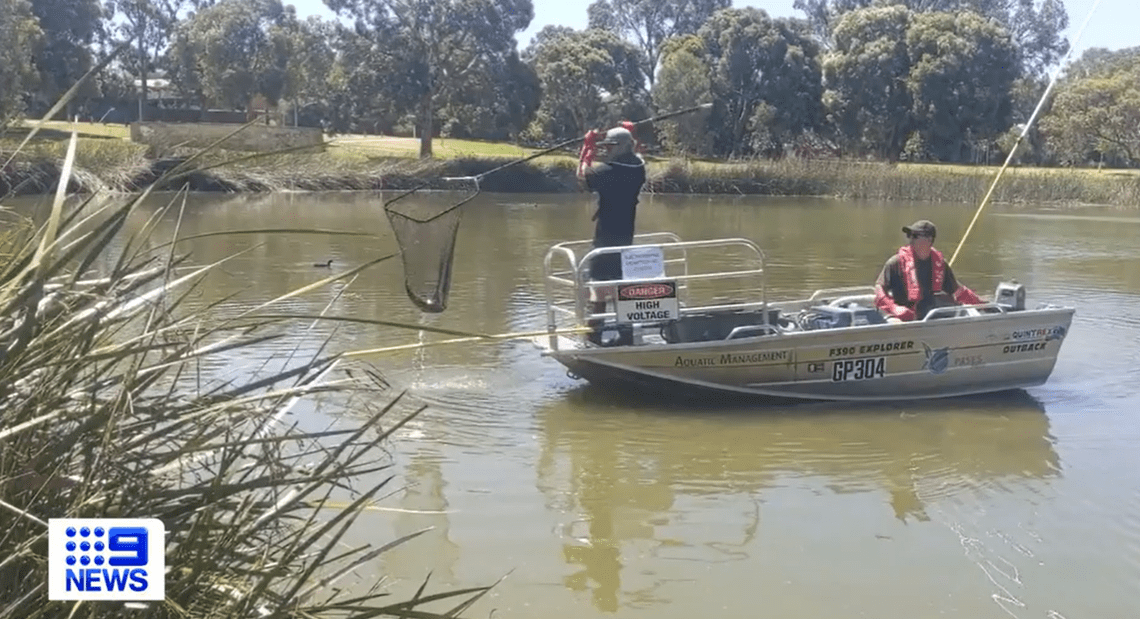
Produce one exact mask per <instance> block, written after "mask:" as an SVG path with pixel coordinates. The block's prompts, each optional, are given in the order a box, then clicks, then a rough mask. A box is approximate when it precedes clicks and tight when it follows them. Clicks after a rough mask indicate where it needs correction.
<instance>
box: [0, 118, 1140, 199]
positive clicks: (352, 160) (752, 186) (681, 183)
mask: <svg viewBox="0 0 1140 619" xmlns="http://www.w3.org/2000/svg"><path fill="white" fill-rule="evenodd" d="M63 128H64V127H63V126H62V124H61V127H59V129H63ZM124 132H125V128H116V127H110V128H108V127H105V126H99V125H92V126H89V127H85V128H84V129H83V133H82V135H83V136H84V137H82V138H81V139H80V141H79V148H78V152H77V158H76V170H77V173H76V175H75V178H74V180H73V181H72V187H71V189H73V190H75V191H86V192H90V191H94V190H96V189H111V190H119V191H132V190H137V189H138V188H140V187H142V186H145V185H147V184H148V183H152V182H154V181H155V180H156V179H157V178H158V177H159V176H160V175H161V174H162V173H164V172H166V171H168V170H170V169H171V168H172V167H174V166H176V165H178V164H179V163H180V161H182V158H180V157H178V156H174V157H169V158H166V159H160V160H155V159H150V158H148V157H147V148H146V147H145V146H142V145H139V144H134V143H132V142H130V141H129V140H128V139H126V138H125V137H124V135H120V134H123V133H124ZM56 133H57V135H55V136H53V137H48V138H47V139H45V140H42V141H40V142H37V143H35V144H34V145H33V146H32V147H31V148H29V149H27V150H26V151H25V152H24V153H22V154H21V155H20V156H19V157H17V159H15V160H14V161H13V163H12V165H10V166H8V168H6V169H4V170H2V171H0V195H5V194H9V193H14V194H36V193H46V192H48V191H50V190H51V189H52V188H53V187H54V185H55V183H56V181H57V180H58V178H59V170H60V164H61V161H62V158H63V152H64V142H63V141H62V138H61V137H60V136H63V135H64V134H63V133H62V131H57V132H56ZM11 142H12V139H11V138H8V139H6V140H0V152H3V151H9V150H10V149H11V147H12V146H13V144H11ZM417 149H418V142H417V141H415V140H411V139H405V138H389V137H363V136H348V137H342V138H336V139H334V140H332V141H330V142H329V143H328V144H327V145H326V147H325V148H324V149H322V150H320V151H319V152H306V153H293V154H281V155H274V156H267V157H260V158H257V159H252V160H251V159H248V158H246V156H245V155H243V154H241V153H232V152H231V153H224V152H218V153H214V154H212V155H210V156H209V157H208V158H207V159H206V160H205V161H204V162H202V163H203V165H204V167H206V168H207V169H206V170H204V171H201V172H196V173H194V174H190V175H187V176H184V177H181V178H178V179H176V180H174V181H171V182H169V183H166V185H165V186H162V187H158V188H157V189H174V188H178V187H181V186H183V185H184V184H188V185H189V188H190V189H191V190H194V191H228V192H245V191H250V192H269V191H290V190H292V191H322V190H379V189H392V190H399V189H406V188H410V187H413V186H416V185H419V184H420V183H425V182H426V183H428V186H429V187H430V188H433V189H463V187H457V186H456V185H455V184H453V183H448V182H445V181H442V180H441V178H442V177H446V176H468V175H473V174H478V173H480V172H484V171H487V170H490V169H491V168H493V167H495V166H498V165H501V164H503V163H506V162H508V161H512V160H515V159H518V158H520V157H524V156H526V155H529V154H531V153H533V152H535V151H533V150H530V149H526V148H521V147H517V146H513V145H508V144H488V143H480V142H473V141H466V140H446V139H445V140H437V141H436V142H435V144H434V151H435V154H436V158H435V159H432V160H429V161H420V160H418V159H416V157H415V156H416V153H417ZM6 158H7V157H6V156H5V159H6ZM649 159H650V164H649V175H650V182H649V184H648V186H647V188H646V191H649V192H653V193H702V194H728V195H771V196H828V197H840V198H851V199H880V200H907V201H923V200H939V201H959V202H966V203H977V202H979V201H980V200H981V199H982V197H983V196H984V195H985V192H986V191H987V190H988V189H989V187H990V184H991V183H992V182H993V179H994V177H995V175H996V174H997V171H998V166H958V165H937V164H905V163H904V164H896V165H891V164H880V163H868V162H857V161H838V160H796V159H788V160H783V161H754V162H747V163H723V162H710V161H695V160H678V159H673V160H669V159H660V158H654V157H650V158H649ZM575 163H576V160H575V157H574V154H573V153H570V152H566V153H560V154H555V155H548V156H544V157H541V158H539V159H536V160H534V161H532V162H529V163H527V164H522V165H518V166H513V167H511V168H508V169H506V170H503V171H501V172H499V173H496V174H494V175H491V176H489V177H487V178H486V179H485V181H484V184H483V189H484V190H485V191H495V192H537V193H561V192H575V191H579V188H578V183H577V181H576V179H575V178H574V167H575ZM993 200H994V201H995V202H1014V203H1018V202H1024V203H1061V204H1103V205H1113V206H1120V207H1136V206H1137V205H1140V173H1137V172H1136V171H1125V170H1086V169H1046V168H1020V167H1011V168H1009V169H1008V170H1007V171H1006V173H1005V176H1004V177H1003V179H1002V182H1001V183H999V185H998V187H997V189H996V191H995V194H994V196H993Z"/></svg>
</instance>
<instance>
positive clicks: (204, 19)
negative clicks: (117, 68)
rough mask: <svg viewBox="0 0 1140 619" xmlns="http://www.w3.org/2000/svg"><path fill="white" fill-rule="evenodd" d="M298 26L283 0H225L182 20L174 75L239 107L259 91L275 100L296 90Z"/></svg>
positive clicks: (189, 90) (183, 84) (193, 90)
mask: <svg viewBox="0 0 1140 619" xmlns="http://www.w3.org/2000/svg"><path fill="white" fill-rule="evenodd" d="M298 28H299V26H298V23H297V15H296V12H295V10H294V9H293V6H292V5H289V6H283V5H282V4H281V1H280V0H221V1H219V2H217V3H216V4H214V5H213V6H210V7H207V8H204V9H202V10H199V11H197V12H195V13H194V14H193V16H192V17H190V18H189V19H188V20H186V21H185V22H183V23H182V24H180V25H179V27H178V29H177V30H176V32H175V35H174V41H173V43H172V45H171V50H170V58H171V64H172V65H174V66H173V67H172V69H174V77H175V79H176V80H177V83H178V85H179V87H180V89H181V90H182V91H183V92H184V93H185V94H197V95H199V96H201V97H202V98H203V99H207V100H214V101H217V102H219V103H222V104H225V105H228V106H231V107H234V108H246V107H248V106H249V104H250V103H251V102H252V101H253V99H254V98H255V97H256V96H257V95H261V96H262V97H264V98H265V99H266V100H267V101H268V102H269V103H270V104H272V105H275V104H276V103H277V102H278V101H280V100H281V99H282V98H283V97H286V96H289V95H290V94H292V90H291V89H292V86H293V84H292V82H291V78H292V77H293V76H292V75H291V74H290V63H291V62H292V61H293V47H294V44H295V41H296V36H297V35H296V33H297V30H298ZM204 103H205V101H204Z"/></svg>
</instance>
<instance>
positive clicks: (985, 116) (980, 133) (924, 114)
mask: <svg viewBox="0 0 1140 619" xmlns="http://www.w3.org/2000/svg"><path fill="white" fill-rule="evenodd" d="M906 44H907V50H908V53H909V55H910V62H911V69H910V73H909V75H908V76H907V88H908V90H909V91H910V94H911V96H912V97H913V99H914V103H913V108H912V110H913V116H914V123H915V126H916V131H915V133H916V134H917V137H918V138H920V139H921V140H922V146H923V148H924V149H925V150H926V152H928V153H929V154H931V155H933V156H934V157H935V158H937V159H940V160H942V161H962V160H963V159H964V157H965V155H966V149H967V148H968V147H969V146H971V144H975V143H989V142H992V141H993V140H995V139H996V138H997V137H998V136H999V135H1000V134H1001V133H1002V132H1004V131H1005V130H1006V129H1008V128H1009V126H1010V123H1011V119H1012V112H1013V110H1012V97H1011V95H1010V93H1011V90H1012V88H1013V85H1014V82H1015V81H1016V79H1017V77H1018V69H1017V59H1018V55H1017V50H1016V48H1015V47H1014V43H1013V41H1012V38H1011V37H1010V34H1009V32H1008V31H1006V30H1005V28H1003V27H1002V26H1001V25H1000V24H998V23H996V22H995V21H993V20H990V19H986V18H985V17H983V16H981V15H979V14H977V13H972V12H962V13H958V14H952V13H916V14H915V15H914V19H913V20H912V23H911V27H910V28H909V29H908V30H907V34H906Z"/></svg>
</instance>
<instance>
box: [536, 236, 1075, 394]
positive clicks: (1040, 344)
mask: <svg viewBox="0 0 1140 619" xmlns="http://www.w3.org/2000/svg"><path fill="white" fill-rule="evenodd" d="M606 253H617V254H620V255H621V261H622V269H623V270H622V274H623V279H621V280H617V281H604V282H598V281H591V280H590V279H589V276H588V272H589V270H588V265H589V261H590V260H591V259H593V258H595V257H597V256H600V255H603V254H606ZM702 253H703V254H705V257H704V258H703V259H701V258H699V257H698V254H702ZM764 262H765V255H764V252H763V251H762V250H761V249H760V248H759V247H758V246H757V245H756V244H755V243H753V242H752V241H750V240H748V239H744V238H727V239H710V240H697V241H682V240H681V239H680V238H679V237H678V236H677V235H675V234H672V233H652V234H643V235H638V236H637V237H636V238H635V239H634V244H633V245H629V246H625V247H605V248H596V249H591V243H590V241H589V240H578V241H568V242H564V243H559V244H556V245H554V246H552V247H551V248H550V249H549V251H548V252H547V253H546V257H545V260H544V282H545V285H544V289H545V297H546V316H547V326H546V334H545V335H542V336H538V337H536V338H534V339H533V342H534V344H535V345H536V346H537V347H538V348H539V349H540V350H541V352H542V355H543V356H546V357H550V358H552V359H554V360H556V361H557V362H559V363H561V364H562V365H564V366H565V367H566V368H567V370H568V374H569V375H570V376H571V377H574V378H580V379H585V380H586V381H589V382H590V383H596V384H605V385H614V386H618V387H620V388H622V389H624V390H626V391H633V392H636V393H646V394H647V395H648V394H652V395H655V396H662V395H664V396H666V397H674V396H675V395H680V396H686V397H693V396H696V397H699V398H701V399H707V398H718V397H725V396H734V397H736V396H744V397H748V398H749V399H753V398H755V399H757V400H763V401H768V402H771V403H788V402H796V401H821V400H823V401H828V400H830V401H890V400H915V399H929V398H945V397H956V396H966V395H974V394H983V393H995V392H1003V391H1012V390H1021V389H1025V388H1027V387H1033V386H1038V385H1041V384H1043V383H1045V382H1046V381H1047V380H1048V379H1049V376H1050V374H1051V373H1052V371H1053V367H1054V365H1055V364H1056V362H1057V355H1058V354H1059V353H1060V350H1061V346H1062V344H1063V342H1064V339H1065V336H1066V334H1067V333H1068V332H1069V328H1070V325H1071V323H1072V319H1073V314H1074V309H1073V308H1070V307H1059V306H1056V305H1052V304H1039V305H1037V306H1036V307H1033V308H1029V307H1027V305H1026V296H1025V294H1026V293H1025V287H1024V285H1022V284H1019V283H1017V282H1016V281H1008V282H1001V283H999V284H998V286H997V288H996V290H995V294H994V299H993V301H992V302H986V303H983V304H980V305H969V306H966V305H955V304H953V303H952V302H950V303H946V304H944V305H941V306H939V307H936V308H935V309H933V310H931V311H930V312H929V313H928V314H927V315H926V316H925V317H924V319H922V320H915V321H910V322H888V321H887V319H886V318H885V317H884V316H883V315H882V314H881V313H880V312H879V310H877V309H876V308H875V306H874V290H873V287H872V286H870V285H866V286H857V287H848V288H838V289H826V290H816V291H814V292H812V293H811V294H810V295H808V296H806V297H805V298H801V299H793V300H782V301H771V300H769V299H768V295H767V290H766V286H765V282H764V277H765V265H764ZM730 280H736V281H737V284H738V286H737V289H736V290H735V291H734V292H735V293H736V296H735V297H733V298H726V297H725V294H724V293H723V291H722V290H721V287H720V286H719V284H721V283H723V282H728V281H730ZM603 287H608V290H609V293H610V296H611V299H612V300H611V301H609V302H608V303H607V306H606V310H605V311H604V312H597V313H593V312H590V311H588V310H587V308H589V307H591V304H590V303H589V299H590V291H591V289H594V288H603ZM598 322H600V323H601V324H602V325H603V337H604V336H605V335H606V334H607V332H609V333H610V334H615V335H617V337H616V338H611V339H610V340H606V339H601V340H597V338H595V339H594V340H591V339H590V338H587V337H585V336H584V335H581V334H578V333H580V332H581V331H582V330H583V329H581V328H582V327H585V326H587V325H588V324H597V323H598ZM575 328H578V329H577V331H575ZM567 331H569V332H571V333H574V334H573V335H568V334H566V332H567ZM595 340H596V341H595Z"/></svg>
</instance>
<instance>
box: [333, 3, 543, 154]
mask: <svg viewBox="0 0 1140 619" xmlns="http://www.w3.org/2000/svg"><path fill="white" fill-rule="evenodd" d="M324 1H325V5H326V6H328V7H329V9H331V10H332V11H334V12H336V13H337V14H338V15H340V16H344V17H348V18H351V19H353V20H354V21H355V29H356V32H357V33H358V34H359V35H360V36H364V37H367V38H368V39H369V40H370V41H371V51H372V56H373V59H374V61H375V62H376V69H377V70H381V71H383V74H384V80H383V82H384V83H383V87H384V90H385V91H386V92H387V94H388V99H389V101H390V102H391V104H392V105H393V106H394V107H395V108H396V109H397V110H399V111H400V112H410V113H412V114H414V115H415V118H416V125H417V127H418V134H419V136H420V157H421V158H427V157H431V155H432V137H433V133H434V131H435V117H436V114H437V109H438V106H439V105H441V104H443V103H444V102H445V101H446V100H448V99H449V98H452V97H453V96H454V93H457V92H461V91H462V90H463V89H465V88H466V87H468V85H470V84H472V83H473V82H475V81H478V80H479V79H480V76H481V75H485V74H487V73H493V72H494V71H496V70H498V69H499V68H501V67H502V66H504V65H505V64H507V63H508V62H510V58H511V55H512V54H513V53H514V52H515V51H516V41H515V35H516V34H517V33H519V32H522V31H523V30H525V29H526V28H527V27H528V26H529V25H530V21H531V19H533V18H534V6H533V4H532V3H531V0H324Z"/></svg>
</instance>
